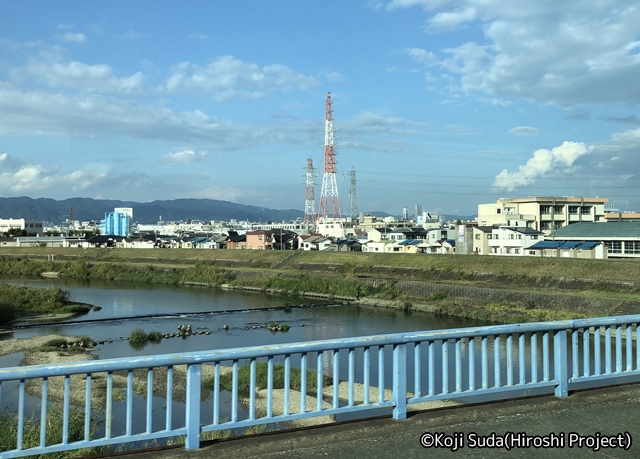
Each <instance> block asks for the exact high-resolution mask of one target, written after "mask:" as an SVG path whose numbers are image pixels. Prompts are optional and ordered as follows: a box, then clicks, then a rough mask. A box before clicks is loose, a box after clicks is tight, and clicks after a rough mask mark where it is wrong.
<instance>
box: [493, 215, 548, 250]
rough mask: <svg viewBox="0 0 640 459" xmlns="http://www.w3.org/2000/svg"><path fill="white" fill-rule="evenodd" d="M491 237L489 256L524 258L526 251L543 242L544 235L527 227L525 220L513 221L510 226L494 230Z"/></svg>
mask: <svg viewBox="0 0 640 459" xmlns="http://www.w3.org/2000/svg"><path fill="white" fill-rule="evenodd" d="M490 236H491V237H490V238H489V241H488V242H489V249H490V251H489V255H512V256H523V255H524V254H525V249H526V248H527V247H529V246H531V245H533V244H535V243H536V242H538V241H539V240H542V239H543V237H544V234H543V233H542V232H541V231H538V230H535V229H533V228H529V227H528V226H526V222H525V221H524V220H512V221H510V222H509V225H508V226H500V227H498V228H494V229H493V230H492V231H491V235H490ZM487 237H489V235H487Z"/></svg>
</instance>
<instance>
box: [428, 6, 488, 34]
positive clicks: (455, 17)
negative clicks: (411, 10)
mask: <svg viewBox="0 0 640 459" xmlns="http://www.w3.org/2000/svg"><path fill="white" fill-rule="evenodd" d="M476 16H477V13H476V10H475V9H474V8H464V9H462V10H456V11H445V12H442V13H438V14H436V15H435V16H433V17H432V18H430V19H429V20H428V26H427V30H428V31H430V32H451V31H453V30H456V29H457V28H458V27H460V26H461V25H462V24H465V23H467V22H471V21H473V20H474V19H475V18H476Z"/></svg>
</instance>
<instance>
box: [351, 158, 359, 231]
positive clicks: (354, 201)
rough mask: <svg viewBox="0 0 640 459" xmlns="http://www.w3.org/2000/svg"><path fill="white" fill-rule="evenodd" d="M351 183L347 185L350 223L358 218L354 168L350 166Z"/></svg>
mask: <svg viewBox="0 0 640 459" xmlns="http://www.w3.org/2000/svg"><path fill="white" fill-rule="evenodd" d="M349 176H350V177H351V184H350V186H349V216H350V217H351V221H352V223H353V222H354V221H355V220H356V219H357V218H358V196H357V194H356V170H355V169H354V168H353V166H352V167H351V171H350V172H349Z"/></svg>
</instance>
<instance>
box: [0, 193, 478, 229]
mask: <svg viewBox="0 0 640 459" xmlns="http://www.w3.org/2000/svg"><path fill="white" fill-rule="evenodd" d="M115 207H132V208H133V221H135V222H138V223H143V224H150V223H156V222H157V221H158V220H160V219H162V220H165V221H186V220H188V219H191V220H206V221H210V220H222V221H229V220H233V219H235V220H238V221H241V220H248V221H251V222H261V221H262V222H280V221H283V220H295V219H296V218H303V217H304V212H302V211H301V210H297V209H286V210H278V209H268V208H266V207H259V206H248V205H244V204H237V203H234V202H229V201H218V200H216V199H173V200H167V201H153V202H135V201H117V200H109V199H92V198H70V199H65V200H62V201H57V200H55V199H50V198H37V199H34V198H29V197H27V196H21V197H12V198H0V218H26V219H28V220H29V219H32V220H43V221H45V222H51V223H53V224H60V223H62V222H64V221H65V220H67V219H68V218H69V215H70V214H71V210H72V209H73V218H74V220H80V221H90V220H102V219H104V214H105V212H111V211H112V210H113V209H114V208H115ZM369 213H370V214H371V215H375V216H377V217H389V216H391V214H388V213H386V212H381V211H374V212H369ZM397 218H400V217H399V216H397ZM446 218H447V220H456V219H458V218H460V219H461V220H463V221H465V220H472V219H473V218H475V216H457V215H447V216H446Z"/></svg>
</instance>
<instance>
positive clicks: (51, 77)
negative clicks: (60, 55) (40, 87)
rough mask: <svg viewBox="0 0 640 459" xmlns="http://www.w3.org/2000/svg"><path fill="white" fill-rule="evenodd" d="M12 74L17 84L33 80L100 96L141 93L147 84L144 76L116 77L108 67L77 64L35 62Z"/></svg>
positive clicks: (140, 74)
mask: <svg viewBox="0 0 640 459" xmlns="http://www.w3.org/2000/svg"><path fill="white" fill-rule="evenodd" d="M10 73H11V76H12V78H13V79H14V80H16V81H20V80H24V79H26V78H32V79H35V80H36V81H37V82H39V83H43V84H45V85H47V86H51V87H54V88H58V87H70V88H75V89H77V90H79V91H90V92H97V93H125V94H130V93H134V92H138V91H140V90H141V89H142V88H143V86H144V83H145V78H144V75H143V74H142V72H137V73H135V74H133V75H131V76H128V77H117V76H115V75H114V73H113V70H112V69H111V67H109V66H108V65H105V64H95V65H88V64H84V63H82V62H77V61H72V62H64V63H59V62H53V63H46V62H38V61H35V60H32V61H30V62H29V63H28V64H27V65H25V66H24V67H20V68H16V69H13V70H12V71H11V72H10Z"/></svg>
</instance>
